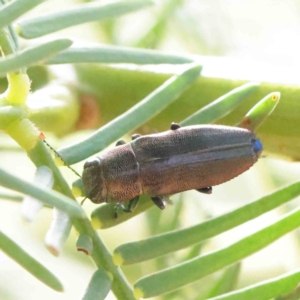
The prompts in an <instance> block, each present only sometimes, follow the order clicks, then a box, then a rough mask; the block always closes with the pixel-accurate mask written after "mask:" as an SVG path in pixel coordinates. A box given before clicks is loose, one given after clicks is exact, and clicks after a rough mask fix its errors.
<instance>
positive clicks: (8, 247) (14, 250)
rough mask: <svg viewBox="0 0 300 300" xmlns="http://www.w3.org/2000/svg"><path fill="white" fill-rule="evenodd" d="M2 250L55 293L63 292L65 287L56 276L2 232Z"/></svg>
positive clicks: (0, 240) (0, 247) (0, 239)
mask: <svg viewBox="0 0 300 300" xmlns="http://www.w3.org/2000/svg"><path fill="white" fill-rule="evenodd" d="M0 249H1V250H2V251H3V252H5V253H6V254H7V255H8V256H9V257H11V258H12V259H13V260H15V261H16V262H17V263H18V264H19V265H21V266H22V267H23V268H24V269H26V270H27V271H28V272H29V273H31V274H32V275H33V276H35V277H36V278H37V279H39V280H40V281H42V282H43V283H44V284H46V285H47V286H49V287H51V288H52V289H54V290H55V291H59V292H62V291H63V286H62V284H61V282H60V281H59V279H58V278H57V277H56V276H54V275H53V274H52V273H51V272H50V271H49V270H47V269H46V268H45V267H44V266H43V265H41V264H40V263H39V262H38V261H37V260H35V259H34V258H33V257H31V256H30V255H29V254H28V253H26V252H25V251H24V250H23V249H22V248H21V247H20V246H19V245H18V244H16V243H15V242H14V241H12V240H11V239H10V238H9V237H8V236H6V235H5V234H4V233H3V232H1V231H0Z"/></svg>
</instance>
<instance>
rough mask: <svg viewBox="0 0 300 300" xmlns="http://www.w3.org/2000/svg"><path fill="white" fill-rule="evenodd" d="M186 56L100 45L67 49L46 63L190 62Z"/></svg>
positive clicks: (191, 60)
mask: <svg viewBox="0 0 300 300" xmlns="http://www.w3.org/2000/svg"><path fill="white" fill-rule="evenodd" d="M191 62H193V59H190V58H188V57H184V56H179V55H171V54H166V53H163V52H159V51H151V50H144V49H134V48H126V47H114V46H109V47H108V46H101V47H82V48H70V49H67V50H65V51H63V52H61V53H59V54H57V55H56V56H55V57H53V58H51V59H49V60H48V61H47V62H46V63H47V64H70V63H133V64H184V63H191Z"/></svg>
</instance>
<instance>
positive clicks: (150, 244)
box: [114, 182, 300, 264]
mask: <svg viewBox="0 0 300 300" xmlns="http://www.w3.org/2000/svg"><path fill="white" fill-rule="evenodd" d="M299 194H300V182H296V183H294V184H291V185H288V186H286V187H284V188H281V189H279V190H277V191H275V192H273V193H270V194H269V195H266V196H264V197H262V198H260V199H258V200H256V201H255V202H252V203H249V204H247V205H245V206H242V207H240V208H238V209H236V210H234V211H232V212H229V213H227V214H224V215H221V216H219V217H216V218H214V219H211V220H208V221H206V222H203V223H201V224H198V225H195V226H192V227H189V228H185V229H181V230H176V231H170V232H166V233H164V234H161V235H157V236H153V237H150V238H148V239H144V240H141V241H137V242H131V243H127V244H123V245H120V246H119V247H117V248H116V249H115V251H114V261H117V262H119V263H121V264H133V263H137V262H142V261H145V260H148V259H152V258H155V257H159V256H162V255H166V254H167V253H171V252H174V251H178V250H180V249H183V248H186V247H189V246H191V245H193V244H196V243H201V242H202V241H204V240H206V239H208V238H211V237H213V236H216V235H218V234H220V233H222V232H225V231H227V230H229V229H231V228H234V227H236V226H238V225H241V224H243V223H245V222H247V221H249V220H252V219H254V218H257V217H258V216H261V215H262V214H264V213H266V212H268V211H270V210H272V209H274V208H276V207H278V206H280V205H282V204H284V203H286V202H287V201H290V200H292V199H294V198H295V197H297V196H298V195H299Z"/></svg>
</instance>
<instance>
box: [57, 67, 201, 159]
mask: <svg viewBox="0 0 300 300" xmlns="http://www.w3.org/2000/svg"><path fill="white" fill-rule="evenodd" d="M200 71H201V67H200V66H199V65H197V64H191V65H188V66H187V67H186V68H185V70H184V71H183V72H182V73H181V74H179V75H175V76H173V77H171V78H170V79H169V80H167V81H166V82H165V83H164V84H162V85H161V86H160V87H159V88H158V89H156V90H155V91H153V92H152V93H151V94H149V95H148V96H147V97H146V98H144V99H143V100H142V101H140V102H139V103H137V104H136V105H135V106H134V107H132V108H131V109H129V110H128V111H126V112H125V113H124V114H123V115H121V116H119V117H118V118H116V119H115V120H113V121H112V122H110V123H108V124H106V125H105V126H103V127H102V128H100V129H99V130H97V131H95V132H94V133H93V134H92V135H91V136H89V137H87V138H86V139H84V140H83V141H81V142H79V143H77V144H74V145H71V146H68V147H64V148H61V149H59V150H58V153H59V155H60V156H61V157H62V158H63V159H64V160H65V162H66V163H67V164H74V163H76V162H79V161H81V160H83V159H85V158H87V157H89V156H91V155H93V154H95V153H97V152H99V151H101V150H102V149H104V148H105V147H107V146H108V145H109V144H111V143H112V142H113V141H115V140H117V139H118V138H120V137H122V136H123V135H124V134H125V133H127V132H128V131H130V130H133V129H135V128H137V127H138V126H140V125H141V124H143V123H144V122H146V121H147V120H149V119H150V118H151V117H153V115H156V114H158V113H159V112H160V111H162V110H163V109H164V108H165V107H166V106H168V105H169V104H170V103H172V102H173V101H174V100H175V99H176V98H178V97H179V95H180V94H181V93H182V92H183V91H184V90H186V89H187V88H188V87H189V86H190V85H191V84H192V83H193V82H194V81H195V80H196V78H197V77H198V76H199V74H200Z"/></svg>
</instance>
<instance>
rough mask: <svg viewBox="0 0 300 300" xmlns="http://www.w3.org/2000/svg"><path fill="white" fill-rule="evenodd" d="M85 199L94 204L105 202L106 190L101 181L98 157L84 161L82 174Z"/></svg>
mask: <svg viewBox="0 0 300 300" xmlns="http://www.w3.org/2000/svg"><path fill="white" fill-rule="evenodd" d="M82 183H83V188H84V190H85V193H86V197H87V198H89V199H90V200H91V201H92V202H94V203H101V202H105V201H106V188H105V185H104V183H103V180H102V170H101V160H100V158H99V157H96V158H92V159H89V160H87V161H86V163H85V164H84V167H83V173H82Z"/></svg>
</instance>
